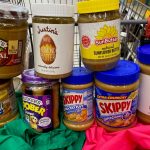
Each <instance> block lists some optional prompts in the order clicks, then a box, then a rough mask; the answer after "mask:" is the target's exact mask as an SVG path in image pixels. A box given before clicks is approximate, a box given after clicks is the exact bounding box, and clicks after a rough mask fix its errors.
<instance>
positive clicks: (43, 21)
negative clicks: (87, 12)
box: [32, 4, 74, 79]
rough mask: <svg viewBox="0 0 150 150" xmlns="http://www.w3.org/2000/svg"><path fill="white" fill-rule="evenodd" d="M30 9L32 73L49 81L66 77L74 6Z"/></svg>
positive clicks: (70, 55)
mask: <svg viewBox="0 0 150 150" xmlns="http://www.w3.org/2000/svg"><path fill="white" fill-rule="evenodd" d="M41 8H43V9H42V10H41ZM32 10H33V12H32V13H33V15H34V17H33V37H34V58H35V60H34V61H35V71H36V73H37V74H38V75H39V76H40V77H43V78H49V79H59V78H64V77H67V76H69V75H70V74H71V71H72V67H73V49H74V44H73V43H74V19H73V15H74V7H73V6H72V5H59V4H57V5H56V4H55V5H53V4H33V5H32Z"/></svg>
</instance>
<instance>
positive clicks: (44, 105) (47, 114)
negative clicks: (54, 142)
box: [22, 69, 59, 132]
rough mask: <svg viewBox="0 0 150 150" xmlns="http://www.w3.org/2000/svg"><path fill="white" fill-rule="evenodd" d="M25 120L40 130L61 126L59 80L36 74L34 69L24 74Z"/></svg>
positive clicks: (45, 130) (44, 130)
mask: <svg viewBox="0 0 150 150" xmlns="http://www.w3.org/2000/svg"><path fill="white" fill-rule="evenodd" d="M22 82H23V84H22V92H23V108H24V113H25V120H26V121H27V122H28V123H29V124H30V126H31V127H32V128H33V129H35V130H37V131H39V132H47V131H49V130H51V129H53V128H56V127H58V126H59V118H58V108H59V82H58V81H57V80H53V81H50V80H48V79H44V78H40V77H38V76H36V74H35V71H34V69H29V70H25V71H24V72H23V74H22Z"/></svg>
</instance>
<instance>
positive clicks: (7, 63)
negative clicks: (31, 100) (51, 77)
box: [0, 3, 28, 79]
mask: <svg viewBox="0 0 150 150" xmlns="http://www.w3.org/2000/svg"><path fill="white" fill-rule="evenodd" d="M27 19H28V10H27V9H26V8H24V7H22V6H17V5H12V4H8V3H0V20H1V21H0V78H1V79H7V78H12V77H15V76H17V75H19V74H21V72H22V71H23V67H24V65H23V62H24V61H23V60H24V58H23V57H24V53H25V48H26V38H27V29H28V23H27Z"/></svg>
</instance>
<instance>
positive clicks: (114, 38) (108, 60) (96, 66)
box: [77, 0, 120, 71]
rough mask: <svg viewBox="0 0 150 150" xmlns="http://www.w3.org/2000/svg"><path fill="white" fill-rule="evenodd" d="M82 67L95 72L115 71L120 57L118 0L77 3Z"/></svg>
mask: <svg viewBox="0 0 150 150" xmlns="http://www.w3.org/2000/svg"><path fill="white" fill-rule="evenodd" d="M77 9H78V14H79V18H78V25H79V35H80V49H81V58H82V61H83V64H84V65H85V66H86V67H87V68H88V69H90V70H93V71H104V70H109V69H111V68H114V67H115V66H116V64H117V62H118V60H119V58H120V15H119V0H113V1H111V0H90V1H81V2H78V5H77Z"/></svg>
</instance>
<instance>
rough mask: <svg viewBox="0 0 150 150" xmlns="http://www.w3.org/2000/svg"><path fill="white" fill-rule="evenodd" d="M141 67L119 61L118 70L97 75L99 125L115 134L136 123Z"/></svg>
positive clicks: (96, 91)
mask: <svg viewBox="0 0 150 150" xmlns="http://www.w3.org/2000/svg"><path fill="white" fill-rule="evenodd" d="M139 71H140V69H139V66H138V65H137V64H135V63H133V62H130V61H125V60H120V61H119V62H118V64H117V66H116V68H114V69H112V70H109V71H103V72H96V74H95V100H96V120H97V123H98V125H100V126H102V127H103V128H105V129H106V130H108V131H110V132H113V131H119V130H123V129H126V128H130V127H132V126H134V125H135V123H136V110H137V102H138V87H139Z"/></svg>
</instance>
